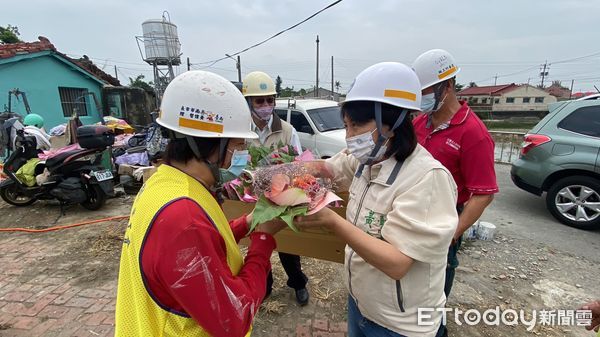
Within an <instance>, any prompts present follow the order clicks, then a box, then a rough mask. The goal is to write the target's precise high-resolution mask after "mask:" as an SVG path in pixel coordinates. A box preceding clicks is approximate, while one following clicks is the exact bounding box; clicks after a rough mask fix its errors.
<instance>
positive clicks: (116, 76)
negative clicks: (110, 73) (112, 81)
mask: <svg viewBox="0 0 600 337" xmlns="http://www.w3.org/2000/svg"><path fill="white" fill-rule="evenodd" d="M115 78H116V79H117V81H118V80H119V74H117V65H115Z"/></svg>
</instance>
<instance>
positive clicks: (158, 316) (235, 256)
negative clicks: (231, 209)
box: [115, 165, 252, 337]
mask: <svg viewBox="0 0 600 337" xmlns="http://www.w3.org/2000/svg"><path fill="white" fill-rule="evenodd" d="M180 198H189V199H192V200H194V201H195V202H197V203H198V204H199V205H201V206H202V208H203V209H204V211H205V212H206V213H207V215H208V217H209V218H210V219H211V220H212V221H213V223H214V224H215V225H216V226H217V229H218V230H219V233H220V234H221V236H222V237H223V240H224V241H225V246H226V249H227V264H228V265H229V268H230V269H231V273H232V274H233V275H237V274H238V273H239V271H240V269H241V267H242V264H243V258H242V255H241V252H240V250H239V247H238V245H237V243H236V241H235V238H234V236H233V233H232V232H231V228H230V227H229V223H228V221H227V219H226V217H225V214H223V211H222V210H221V207H220V206H219V204H218V203H217V201H216V200H215V198H214V197H213V196H212V195H211V194H210V193H209V192H208V191H207V190H206V188H205V187H204V186H203V185H202V184H201V183H199V182H198V181H197V180H196V179H194V178H192V177H190V176H189V175H187V174H185V173H183V172H181V171H179V170H177V169H176V168H173V167H171V166H168V165H161V166H160V167H159V168H158V170H157V172H156V173H154V174H153V175H152V177H151V178H150V179H149V180H148V181H147V182H146V184H144V186H143V187H142V189H141V190H140V192H139V193H138V195H137V197H136V199H135V201H134V203H133V206H132V208H131V216H130V219H129V224H128V226H127V231H126V232H125V238H124V243H123V249H122V251H121V263H120V267H119V284H118V288H117V306H116V313H115V315H116V322H115V336H123V337H135V336H143V337H150V336H152V337H158V336H180V337H192V336H194V337H196V336H210V334H209V333H208V332H207V331H206V330H204V329H203V328H202V327H201V326H200V325H199V324H198V322H196V321H195V320H194V319H193V318H191V317H189V316H183V315H179V314H176V313H173V312H170V311H168V310H165V309H164V308H162V307H161V306H159V305H158V304H157V303H156V302H155V301H154V299H153V298H152V296H150V294H149V293H148V291H147V290H146V287H145V286H144V281H143V279H142V271H141V256H140V252H141V247H142V246H143V244H144V238H145V237H146V234H147V233H148V231H149V229H150V226H151V224H152V221H153V219H154V217H155V216H156V215H157V214H158V213H159V212H160V210H161V209H162V208H163V207H165V206H167V205H168V204H170V203H171V202H173V201H175V200H177V199H180ZM215 319H221V318H220V317H215ZM251 330H252V329H250V331H251ZM250 331H248V333H247V336H250Z"/></svg>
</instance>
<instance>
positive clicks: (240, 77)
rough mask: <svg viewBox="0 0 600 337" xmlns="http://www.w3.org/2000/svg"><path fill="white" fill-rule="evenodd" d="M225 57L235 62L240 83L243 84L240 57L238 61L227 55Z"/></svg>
mask: <svg viewBox="0 0 600 337" xmlns="http://www.w3.org/2000/svg"><path fill="white" fill-rule="evenodd" d="M225 56H227V57H229V58H230V59H232V60H234V61H235V67H236V68H237V71H238V82H240V83H242V65H241V64H240V55H238V56H237V60H236V59H234V58H233V57H231V55H229V54H225Z"/></svg>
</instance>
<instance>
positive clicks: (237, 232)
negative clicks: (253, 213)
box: [229, 214, 249, 243]
mask: <svg viewBox="0 0 600 337" xmlns="http://www.w3.org/2000/svg"><path fill="white" fill-rule="evenodd" d="M229 226H230V227H231V231H232V232H233V237H234V238H235V242H238V243H239V242H240V240H241V239H243V238H244V237H245V236H246V234H248V230H249V226H248V223H247V222H246V214H244V215H242V216H241V217H239V218H237V219H233V220H231V221H230V222H229Z"/></svg>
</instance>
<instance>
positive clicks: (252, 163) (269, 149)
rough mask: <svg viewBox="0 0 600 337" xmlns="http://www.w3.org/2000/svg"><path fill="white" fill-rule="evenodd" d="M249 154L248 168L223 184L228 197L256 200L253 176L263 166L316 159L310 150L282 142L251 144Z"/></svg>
mask: <svg viewBox="0 0 600 337" xmlns="http://www.w3.org/2000/svg"><path fill="white" fill-rule="evenodd" d="M248 154H249V155H250V160H249V161H248V166H247V167H246V170H245V171H244V172H243V173H242V174H241V175H240V176H239V177H238V178H237V179H234V180H233V181H230V182H227V183H225V184H224V185H223V192H224V197H225V198H226V199H229V200H240V201H244V202H256V201H257V200H258V198H257V197H256V195H255V194H254V193H253V186H252V182H253V177H252V176H253V172H254V171H255V170H257V169H259V168H261V167H265V166H272V165H278V164H285V163H292V162H296V161H309V160H314V156H313V154H312V153H311V152H310V151H309V150H306V151H304V152H302V153H297V152H296V151H295V150H294V147H293V146H289V145H288V146H284V145H283V144H282V143H280V144H279V145H278V147H275V146H253V145H251V146H249V147H248Z"/></svg>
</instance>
